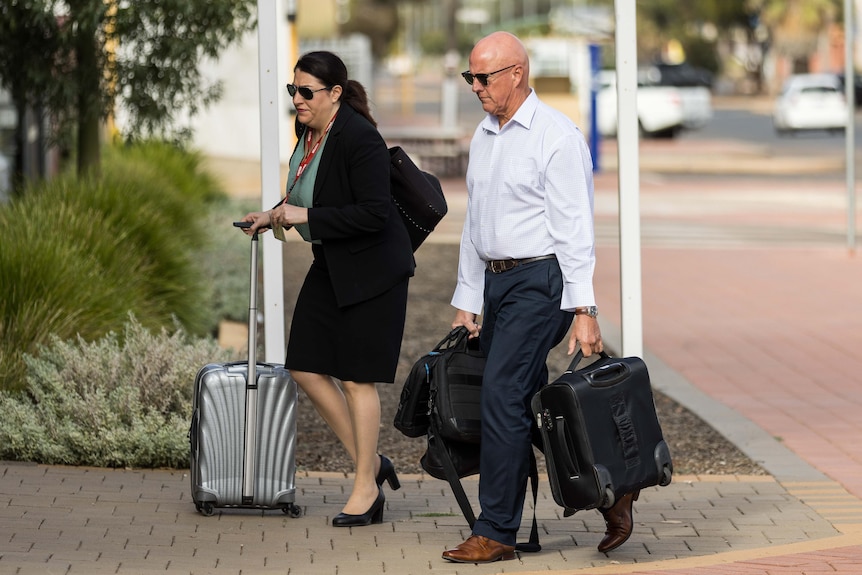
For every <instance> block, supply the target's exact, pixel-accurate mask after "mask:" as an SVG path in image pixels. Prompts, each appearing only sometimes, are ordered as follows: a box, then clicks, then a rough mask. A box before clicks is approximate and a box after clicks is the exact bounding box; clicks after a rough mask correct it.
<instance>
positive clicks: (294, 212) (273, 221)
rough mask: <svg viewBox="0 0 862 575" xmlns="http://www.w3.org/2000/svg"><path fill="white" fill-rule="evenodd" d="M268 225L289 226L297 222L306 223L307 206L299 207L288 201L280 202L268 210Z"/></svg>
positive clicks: (273, 226) (272, 226)
mask: <svg viewBox="0 0 862 575" xmlns="http://www.w3.org/2000/svg"><path fill="white" fill-rule="evenodd" d="M269 214H270V227H271V228H275V227H276V226H281V227H283V228H289V227H291V226H295V225H297V224H307V223H308V208H300V207H299V206H294V205H292V204H288V203H282V204H279V205H278V206H276V207H275V208H273V209H272V210H270V211H269Z"/></svg>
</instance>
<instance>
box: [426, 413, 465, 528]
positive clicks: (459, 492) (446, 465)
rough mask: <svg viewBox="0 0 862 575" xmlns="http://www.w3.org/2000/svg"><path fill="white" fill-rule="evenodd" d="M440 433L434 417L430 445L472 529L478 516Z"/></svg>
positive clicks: (429, 439)
mask: <svg viewBox="0 0 862 575" xmlns="http://www.w3.org/2000/svg"><path fill="white" fill-rule="evenodd" d="M439 431H440V430H439V429H438V428H437V422H436V418H434V417H432V418H431V433H429V434H428V445H429V446H430V447H432V448H433V449H434V450H435V451H436V452H437V457H438V459H439V460H440V462H441V463H442V464H443V473H444V474H445V475H446V481H447V482H448V483H449V486H450V487H451V488H452V494H453V495H455V500H456V501H457V502H458V507H460V508H461V513H462V514H463V515H464V519H466V520H467V523H468V524H469V525H470V528H471V529H472V528H473V524H474V523H476V515H475V514H474V513H473V507H472V506H471V505H470V500H469V499H467V494H466V493H465V492H464V486H463V485H461V478H460V477H458V472H457V471H455V464H454V463H452V458H451V457H449V450H448V449H446V445H445V444H444V442H443V439H442V438H441V437H440V433H439Z"/></svg>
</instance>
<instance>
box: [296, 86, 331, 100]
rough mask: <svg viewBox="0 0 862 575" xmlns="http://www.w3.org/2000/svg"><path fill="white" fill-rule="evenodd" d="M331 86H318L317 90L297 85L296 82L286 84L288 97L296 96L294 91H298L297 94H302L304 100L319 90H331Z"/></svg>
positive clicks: (312, 96)
mask: <svg viewBox="0 0 862 575" xmlns="http://www.w3.org/2000/svg"><path fill="white" fill-rule="evenodd" d="M331 89H332V86H326V87H325V88H318V89H317V90H312V89H311V88H306V87H305V86H297V85H296V84H288V85H287V93H288V94H290V97H291V98H293V97H294V96H296V93H297V92H299V95H300V96H302V98H303V99H305V100H311V99H312V98H314V95H315V94H316V93H317V92H320V91H321V90H331Z"/></svg>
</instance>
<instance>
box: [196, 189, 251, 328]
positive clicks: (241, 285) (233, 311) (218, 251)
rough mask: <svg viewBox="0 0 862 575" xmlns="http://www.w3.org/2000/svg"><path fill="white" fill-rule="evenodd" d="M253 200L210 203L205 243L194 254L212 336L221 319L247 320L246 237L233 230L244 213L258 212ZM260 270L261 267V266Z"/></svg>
mask: <svg viewBox="0 0 862 575" xmlns="http://www.w3.org/2000/svg"><path fill="white" fill-rule="evenodd" d="M259 209H260V204H259V203H255V202H254V201H253V200H247V199H246V200H223V201H219V202H213V203H212V204H210V211H209V215H208V217H207V220H206V233H207V241H206V242H204V245H203V246H202V247H201V249H200V250H199V252H198V256H197V257H198V258H199V259H198V261H199V262H200V264H201V267H202V268H203V274H204V275H205V277H206V280H205V283H206V284H207V285H208V286H210V287H211V290H212V291H211V294H210V298H211V299H210V302H211V306H212V307H211V310H212V311H211V312H210V317H211V318H212V320H213V323H212V324H211V326H210V327H211V330H212V333H215V329H216V324H217V322H218V321H219V320H221V319H228V320H233V321H239V322H244V321H246V320H247V319H248V288H249V285H248V281H249V278H248V274H249V265H250V263H251V262H250V261H249V250H250V249H251V246H250V245H249V242H250V240H249V238H248V236H246V235H245V234H243V233H241V232H240V231H239V230H238V229H237V228H235V227H233V222H235V221H238V220H239V219H241V218H242V217H243V216H244V215H245V214H247V213H248V212H251V211H254V210H259ZM261 267H262V264H261Z"/></svg>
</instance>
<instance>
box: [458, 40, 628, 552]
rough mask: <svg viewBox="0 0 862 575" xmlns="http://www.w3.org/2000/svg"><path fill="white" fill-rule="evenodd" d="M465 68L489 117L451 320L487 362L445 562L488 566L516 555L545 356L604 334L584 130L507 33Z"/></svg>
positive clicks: (620, 534) (607, 542) (611, 523)
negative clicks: (473, 455) (465, 514)
mask: <svg viewBox="0 0 862 575" xmlns="http://www.w3.org/2000/svg"><path fill="white" fill-rule="evenodd" d="M469 65H470V69H469V71H467V72H464V73H463V74H462V76H463V77H464V79H465V80H466V81H467V83H468V84H470V86H471V88H472V90H473V93H474V94H476V96H477V97H478V98H479V102H480V103H481V104H482V109H483V110H485V112H487V116H486V117H485V118H484V119H483V120H482V122H481V123H480V124H479V126H478V127H477V128H476V131H475V132H474V134H473V139H472V141H471V143H470V161H469V165H468V167H467V191H468V194H469V201H468V204H467V217H466V220H465V223H464V230H463V233H462V236H461V248H460V256H459V263H458V282H457V285H456V288H455V293H454V295H453V297H452V302H451V303H452V306H453V307H455V309H456V313H455V319H454V321H453V322H452V327H453V328H454V327H458V326H464V327H466V328H467V329H468V330H469V331H470V334H471V337H478V336H479V334H480V330H481V340H480V341H481V345H482V349H483V351H484V353H485V356H486V357H487V364H486V368H485V373H484V379H483V384H482V385H483V387H482V407H481V409H482V451H481V461H480V476H479V503H480V505H481V507H482V512H481V514H480V515H479V518H478V519H477V520H476V523H475V525H474V527H473V533H472V535H471V536H470V538H468V539H467V540H466V541H464V542H463V543H461V544H460V545H458V546H457V547H456V548H454V549H450V550H448V551H445V552H444V553H443V558H444V559H448V560H450V561H456V562H462V563H487V562H491V561H498V560H507V559H514V558H515V539H516V536H517V533H518V528H519V526H520V524H521V515H522V513H523V507H524V495H525V492H526V487H527V477H528V474H529V461H530V451H531V449H532V434H533V430H534V428H535V425H534V422H533V418H532V414H531V410H530V400H531V399H532V397H533V395H534V394H535V393H536V391H538V389H539V388H540V387H541V386H543V385H545V384H546V383H547V382H548V369H547V366H546V364H545V362H546V360H547V357H548V353H549V352H550V350H551V349H552V348H553V347H555V346H556V345H557V344H559V343H560V342H561V341H562V340H563V338H564V337H565V335H566V333H567V332H569V329H570V328H571V332H570V333H571V335H570V336H569V341H568V351H569V354H572V353H574V351H575V349H576V346H577V345H578V344H580V346H581V349H583V352H584V355H585V356H590V355H592V354H593V353H597V352H600V351H602V338H601V332H600V330H599V324H598V321H597V320H596V315H597V313H598V309H597V307H596V301H595V295H594V293H593V270H594V267H595V239H594V232H593V177H592V160H591V158H590V152H589V149H588V148H587V145H586V142H585V139H584V137H583V134H582V133H581V132H580V131H579V130H578V128H577V127H576V126H575V125H574V124H573V123H572V121H571V120H570V119H569V118H568V117H566V116H565V115H563V114H562V113H560V112H558V111H556V110H554V109H552V108H550V107H549V106H547V105H545V104H544V103H542V102H541V101H540V100H539V98H538V97H537V96H536V93H535V92H534V91H533V89H532V88H530V85H529V75H530V63H529V59H528V56H527V51H526V49H525V48H524V45H523V44H522V43H521V41H520V40H519V39H518V38H517V37H515V36H513V35H512V34H509V33H507V32H495V33H493V34H490V35H489V36H487V37H485V38H483V39H482V40H480V41H479V42H478V43H477V44H476V46H475V47H474V48H473V50H472V52H471V53H470V60H469ZM480 313H482V314H483V317H482V325H481V326H480V325H479V323H478V315H479V314H480ZM626 498H628V501H627V502H625V500H626ZM621 502H622V507H620V508H618V507H617V506H615V507H614V508H611V509H609V510H603V511H602V512H603V514H605V519H606V521H608V533H607V534H606V536H605V538H604V539H603V540H602V543H601V544H600V545H599V550H601V551H609V550H610V549H613V548H616V547H618V546H619V545H621V544H622V543H623V542H625V540H626V539H627V538H628V536H629V535H630V534H631V523H632V522H631V497H629V496H626V497H623V498H621ZM617 505H619V503H618V504H617ZM614 510H616V512H614V513H611V512H612V511H614ZM626 512H627V513H626ZM626 516H627V518H628V519H626ZM609 517H610V518H611V519H609ZM620 517H621V519H620Z"/></svg>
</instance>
